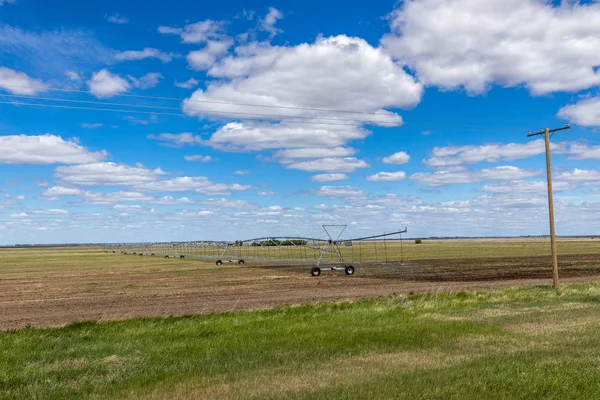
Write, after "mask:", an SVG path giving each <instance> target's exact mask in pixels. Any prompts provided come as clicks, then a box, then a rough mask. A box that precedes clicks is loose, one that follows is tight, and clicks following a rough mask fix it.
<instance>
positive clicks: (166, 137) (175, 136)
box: [148, 132, 204, 147]
mask: <svg viewBox="0 0 600 400" xmlns="http://www.w3.org/2000/svg"><path fill="white" fill-rule="evenodd" d="M148 139H153V140H158V141H161V142H163V144H165V145H170V146H176V147H181V146H185V145H189V146H192V145H196V144H202V143H203V142H204V141H203V140H202V138H201V137H200V136H196V135H194V134H193V133H190V132H185V133H161V134H160V135H148Z"/></svg>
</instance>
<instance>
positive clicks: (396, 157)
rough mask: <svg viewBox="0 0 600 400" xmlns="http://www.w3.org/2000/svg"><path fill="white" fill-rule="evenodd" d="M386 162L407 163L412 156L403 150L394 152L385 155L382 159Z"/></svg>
mask: <svg viewBox="0 0 600 400" xmlns="http://www.w3.org/2000/svg"><path fill="white" fill-rule="evenodd" d="M381 161H382V162H383V163H384V164H397V165H401V164H406V163H407V162H409V161H410V156H409V155H408V154H406V153H405V152H403V151H400V152H398V153H394V154H392V155H391V156H387V157H383V159H382V160H381Z"/></svg>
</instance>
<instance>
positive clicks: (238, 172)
mask: <svg viewBox="0 0 600 400" xmlns="http://www.w3.org/2000/svg"><path fill="white" fill-rule="evenodd" d="M233 174H234V175H238V176H244V175H249V174H250V171H248V170H245V169H240V170H237V171H235V172H234V173H233Z"/></svg>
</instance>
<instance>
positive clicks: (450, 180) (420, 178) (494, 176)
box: [410, 166, 541, 186]
mask: <svg viewBox="0 0 600 400" xmlns="http://www.w3.org/2000/svg"><path fill="white" fill-rule="evenodd" d="M540 173H541V172H540V171H537V170H525V169H521V168H518V167H514V166H500V167H495V168H486V169H482V170H477V171H473V170H468V169H464V168H458V169H456V170H452V171H436V172H432V173H428V172H418V173H415V174H412V175H411V177H410V179H412V180H414V181H415V182H416V183H418V184H420V185H429V186H444V185H450V184H458V183H476V182H482V181H488V180H516V179H523V178H529V177H532V176H536V175H539V174H540Z"/></svg>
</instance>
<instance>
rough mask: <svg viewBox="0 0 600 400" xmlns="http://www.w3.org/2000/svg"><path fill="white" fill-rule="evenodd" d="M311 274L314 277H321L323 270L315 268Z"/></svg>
mask: <svg viewBox="0 0 600 400" xmlns="http://www.w3.org/2000/svg"><path fill="white" fill-rule="evenodd" d="M310 274H311V275H312V276H319V275H321V268H319V267H314V268H313V269H312V270H311V271H310Z"/></svg>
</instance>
